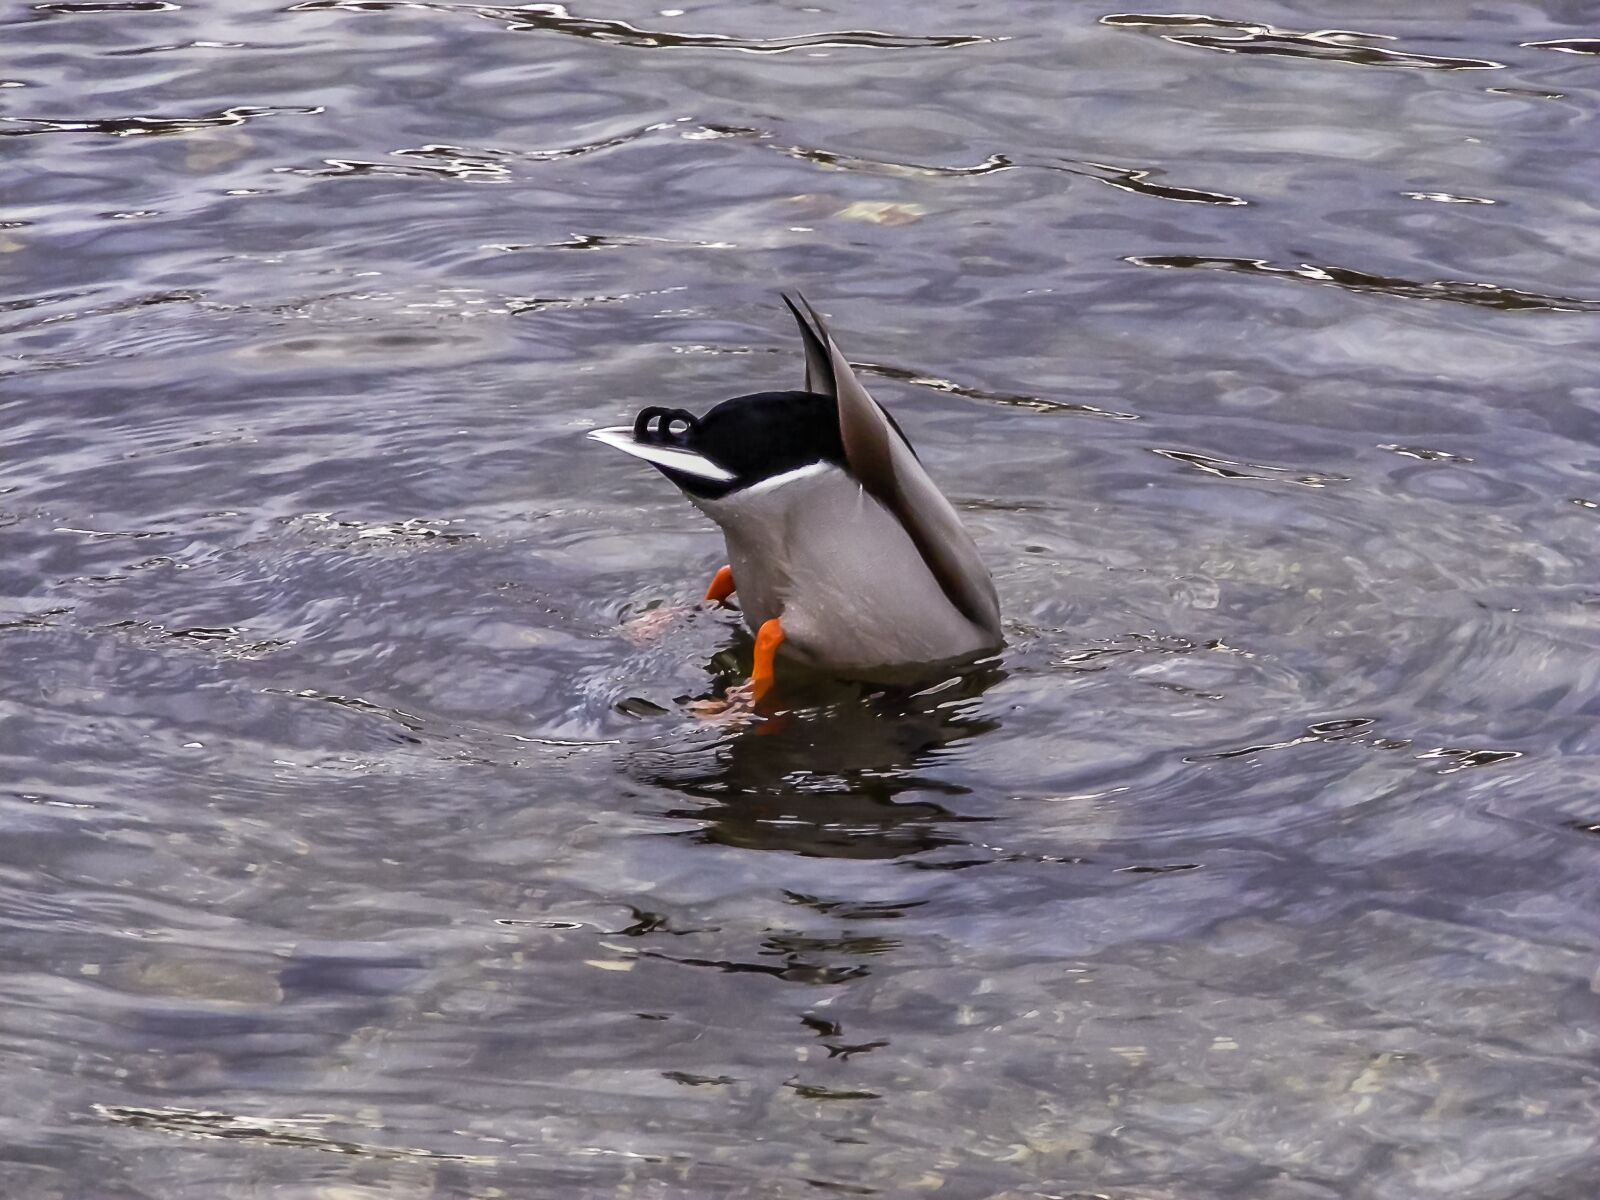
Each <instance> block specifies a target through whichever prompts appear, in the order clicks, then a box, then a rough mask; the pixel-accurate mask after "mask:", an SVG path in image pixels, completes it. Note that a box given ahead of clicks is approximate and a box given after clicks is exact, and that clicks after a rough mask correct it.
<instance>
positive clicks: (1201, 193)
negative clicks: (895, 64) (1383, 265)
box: [749, 131, 1249, 206]
mask: <svg viewBox="0 0 1600 1200" xmlns="http://www.w3.org/2000/svg"><path fill="white" fill-rule="evenodd" d="M749 132H758V131H749ZM759 136H762V137H770V136H771V135H770V134H765V133H761V134H759ZM781 149H782V151H783V153H784V154H787V155H788V156H789V157H790V158H797V159H801V160H803V161H805V162H812V163H816V164H817V165H819V166H824V167H829V168H831V169H834V170H840V171H862V172H866V173H868V174H873V175H887V176H891V177H896V178H902V179H914V178H932V179H971V178H976V177H978V176H983V175H994V174H998V173H999V172H1001V171H1015V170H1041V171H1061V172H1064V173H1066V174H1068V175H1077V176H1080V177H1081V178H1084V179H1093V180H1095V181H1096V182H1097V183H1103V184H1106V185H1107V186H1109V187H1114V188H1117V189H1118V190H1119V191H1124V192H1134V193H1136V194H1138V195H1141V196H1151V197H1154V198H1155V199H1157V200H1174V201H1177V202H1178V203H1180V204H1221V205H1228V206H1238V205H1244V204H1248V203H1249V201H1248V200H1245V199H1244V198H1243V197H1241V196H1233V195H1230V194H1229V193H1227V192H1213V191H1207V190H1205V189H1202V188H1191V187H1179V186H1177V185H1176V184H1170V183H1158V182H1156V180H1157V179H1159V177H1160V176H1161V175H1162V174H1163V172H1161V171H1159V170H1157V169H1156V168H1154V167H1119V166H1114V165H1111V164H1108V163H1099V162H1091V161H1089V160H1087V159H1070V158H1063V159H1044V158H1028V157H1023V156H1015V155H1010V154H999V153H994V154H990V155H989V156H988V157H987V158H985V159H984V160H983V161H982V162H979V163H975V164H973V165H972V166H969V167H961V166H957V167H945V166H924V165H922V164H920V163H908V162H898V161H895V160H893V159H881V158H867V157H864V156H862V155H857V154H844V153H841V152H839V151H836V150H823V149H819V148H817V147H814V146H784V147H782V148H781Z"/></svg>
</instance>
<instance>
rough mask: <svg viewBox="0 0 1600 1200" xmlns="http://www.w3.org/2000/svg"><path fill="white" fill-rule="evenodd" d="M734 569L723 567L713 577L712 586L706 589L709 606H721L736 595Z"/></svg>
mask: <svg viewBox="0 0 1600 1200" xmlns="http://www.w3.org/2000/svg"><path fill="white" fill-rule="evenodd" d="M734 590H735V589H734V584H733V568H732V567H722V568H721V569H719V570H718V571H717V573H716V574H715V575H713V576H712V577H711V586H710V587H708V588H707V589H706V603H707V604H721V603H722V602H723V601H725V600H727V598H728V597H729V596H731V595H733V593H734Z"/></svg>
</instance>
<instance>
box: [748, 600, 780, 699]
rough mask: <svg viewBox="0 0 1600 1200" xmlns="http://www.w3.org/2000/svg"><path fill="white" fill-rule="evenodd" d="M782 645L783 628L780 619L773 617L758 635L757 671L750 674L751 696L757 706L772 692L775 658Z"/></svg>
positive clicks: (764, 624) (765, 623)
mask: <svg viewBox="0 0 1600 1200" xmlns="http://www.w3.org/2000/svg"><path fill="white" fill-rule="evenodd" d="M781 645H783V626H782V625H780V624H779V623H778V618H777V617H773V618H772V620H770V621H766V622H763V623H762V626H761V629H760V630H759V631H758V632H757V633H756V664H755V670H753V671H751V672H750V694H751V697H752V698H753V699H754V700H755V701H756V703H757V704H759V703H760V702H761V699H762V697H764V696H765V695H766V694H767V693H768V692H769V691H771V690H772V684H773V682H774V674H773V658H774V657H775V656H776V655H777V653H778V647H779V646H781Z"/></svg>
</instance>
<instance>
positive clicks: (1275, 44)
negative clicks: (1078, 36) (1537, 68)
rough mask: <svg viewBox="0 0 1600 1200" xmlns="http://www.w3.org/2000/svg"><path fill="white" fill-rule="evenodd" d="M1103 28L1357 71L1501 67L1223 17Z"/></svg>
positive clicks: (1368, 38) (1135, 21)
mask: <svg viewBox="0 0 1600 1200" xmlns="http://www.w3.org/2000/svg"><path fill="white" fill-rule="evenodd" d="M1100 23H1101V24H1102V25H1112V26H1117V27H1122V28H1134V29H1152V30H1170V29H1184V30H1206V31H1216V32H1198V33H1162V34H1160V35H1159V36H1160V37H1161V40H1162V41H1164V42H1172V43H1173V44H1175V45H1179V46H1194V47H1197V48H1199V49H1202V50H1219V51H1221V52H1223V53H1225V54H1272V55H1280V56H1282V57H1285V58H1313V59H1321V60H1323V61H1327V62H1338V63H1346V64H1348V65H1350V66H1356V67H1419V68H1422V69H1425V70H1432V71H1491V70H1496V69H1498V68H1500V67H1504V66H1505V64H1504V63H1500V62H1494V61H1493V60H1491V59H1487V58H1448V57H1445V56H1444V55H1439V54H1421V53H1418V52H1416V51H1411V50H1394V49H1390V48H1389V47H1387V46H1366V45H1362V44H1361V43H1363V42H1374V41H1384V42H1392V41H1395V40H1396V39H1395V38H1393V37H1391V36H1389V35H1387V34H1381V33H1354V32H1351V31H1350V30H1345V29H1319V30H1316V31H1315V32H1312V33H1298V32H1296V31H1294V30H1292V29H1279V28H1277V27H1276V26H1274V25H1267V24H1263V23H1260V22H1256V21H1235V20H1231V19H1229V18H1227V17H1209V16H1191V15H1187V14H1145V13H1113V14H1111V15H1109V16H1104V17H1101V18H1100Z"/></svg>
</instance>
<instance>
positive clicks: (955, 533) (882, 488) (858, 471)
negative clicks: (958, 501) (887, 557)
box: [784, 296, 1001, 645]
mask: <svg viewBox="0 0 1600 1200" xmlns="http://www.w3.org/2000/svg"><path fill="white" fill-rule="evenodd" d="M799 300H800V304H801V305H803V306H804V309H805V312H804V313H802V312H801V310H800V308H798V307H796V306H795V304H794V303H793V302H792V301H790V300H789V298H788V297H787V296H785V297H784V302H785V303H786V304H788V305H789V311H790V312H792V313H793V314H794V317H795V320H796V321H797V322H798V323H799V325H800V336H801V338H802V340H803V341H804V342H805V345H806V377H807V380H808V384H807V390H813V391H818V392H822V393H823V394H830V393H831V394H832V395H833V397H834V399H835V401H836V402H837V404H838V408H839V432H840V434H841V436H842V437H843V440H844V455H845V461H846V463H847V464H848V466H849V469H850V473H851V474H852V475H854V476H855V478H856V479H857V480H858V481H859V482H860V484H861V486H862V487H863V488H865V489H866V490H867V491H868V492H869V493H870V494H871V495H872V496H874V497H875V498H876V499H877V500H878V501H879V502H880V503H882V504H883V506H884V507H885V508H887V509H888V510H889V511H890V512H892V513H893V514H894V515H895V516H896V517H897V518H898V519H899V521H900V524H901V525H902V526H903V527H904V528H905V531H906V533H907V534H908V535H909V536H910V538H911V541H912V543H913V544H914V545H915V546H916V547H917V550H918V551H919V552H920V553H921V555H922V560H923V561H924V562H925V563H926V564H927V565H928V569H929V570H930V571H931V572H932V573H933V577H934V578H935V579H936V580H938V582H939V586H940V588H941V589H943V591H944V594H945V596H946V597H948V598H949V600H950V603H951V604H953V605H955V607H956V609H957V611H959V612H960V613H962V614H963V615H964V616H965V617H966V618H967V619H968V620H969V621H971V622H972V623H973V624H974V625H976V626H978V627H979V628H980V629H982V630H984V631H985V632H986V633H988V634H990V635H991V636H992V637H993V638H994V640H995V643H996V644H997V645H998V644H999V642H1000V641H1001V632H1000V602H999V599H998V598H997V597H996V595H995V590H994V580H992V579H991V578H990V577H989V570H988V568H987V567H985V566H984V565H983V559H982V558H981V557H980V556H979V554H978V547H977V545H976V544H975V543H974V542H973V540H972V535H971V534H969V533H968V532H967V530H966V527H965V526H964V525H962V523H961V518H960V517H959V516H957V515H956V510H955V508H954V507H953V506H952V505H951V504H950V501H948V500H946V499H945V497H944V494H943V493H942V492H940V491H939V488H938V485H936V484H935V483H934V482H933V480H932V479H931V478H930V477H929V475H928V472H927V471H926V470H924V469H923V466H922V464H921V463H920V462H919V461H918V460H917V455H916V452H915V451H913V450H912V449H911V443H910V442H908V441H906V439H905V435H904V434H902V433H901V432H900V430H899V429H898V428H897V427H896V426H895V424H894V422H893V421H892V420H891V419H890V417H889V415H888V413H887V412H885V411H884V410H883V408H882V407H881V406H880V405H879V404H878V402H877V401H876V400H874V399H873V398H872V396H871V395H870V394H869V393H868V392H867V389H866V388H865V387H864V386H862V383H861V381H860V380H859V379H858V378H856V373H855V371H854V370H853V369H852V368H851V366H850V364H849V362H848V361H846V359H845V357H844V355H843V354H841V353H840V352H839V347H838V345H837V343H835V342H834V340H833V338H832V337H831V336H830V335H829V333H828V327H827V326H826V325H825V324H824V323H823V320H822V318H821V316H819V315H818V314H817V310H816V309H814V308H812V307H811V305H810V304H809V303H808V302H807V301H806V299H805V297H804V296H801V297H799ZM808 317H809V320H808V319H807V318H808Z"/></svg>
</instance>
